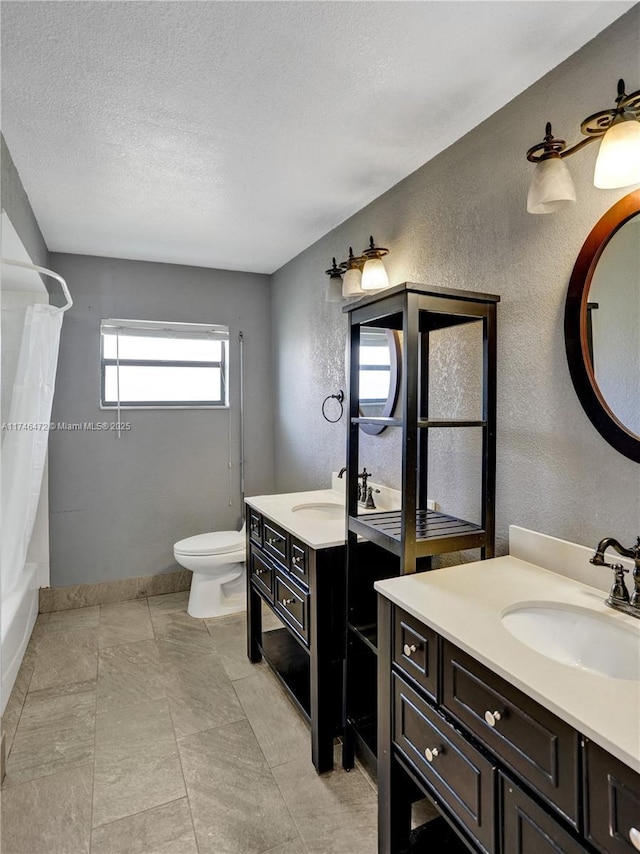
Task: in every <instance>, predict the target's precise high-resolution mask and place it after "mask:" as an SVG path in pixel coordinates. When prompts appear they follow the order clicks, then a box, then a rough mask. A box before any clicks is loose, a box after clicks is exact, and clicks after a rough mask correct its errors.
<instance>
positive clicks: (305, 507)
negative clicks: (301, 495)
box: [291, 501, 344, 521]
mask: <svg viewBox="0 0 640 854" xmlns="http://www.w3.org/2000/svg"><path fill="white" fill-rule="evenodd" d="M291 512H292V513H300V514H301V515H304V516H305V517H306V518H307V519H318V520H324V521H329V520H332V519H344V504H336V503H335V502H331V501H317V502H311V503H309V504H296V506H295V507H292V508H291Z"/></svg>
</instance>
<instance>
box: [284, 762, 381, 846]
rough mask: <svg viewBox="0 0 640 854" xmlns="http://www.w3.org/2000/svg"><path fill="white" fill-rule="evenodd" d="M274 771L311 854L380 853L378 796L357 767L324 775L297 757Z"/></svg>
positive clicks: (338, 769)
mask: <svg viewBox="0 0 640 854" xmlns="http://www.w3.org/2000/svg"><path fill="white" fill-rule="evenodd" d="M273 774H274V777H275V778H276V781H277V783H278V787H279V789H280V791H281V792H282V795H283V797H284V799H285V802H286V804H287V807H288V808H289V811H290V813H291V815H292V816H293V819H294V821H295V823H296V826H297V828H298V830H299V832H300V836H301V837H302V839H303V841H304V844H305V845H306V847H307V850H308V852H309V854H376V852H377V799H376V794H375V792H374V791H373V789H372V788H371V786H370V785H369V784H368V783H367V781H366V780H365V779H364V777H363V775H362V774H361V773H360V771H358V769H357V768H354V769H353V771H351V772H350V773H347V772H346V771H343V770H342V768H337V769H336V770H334V771H331V772H329V773H328V774H322V775H321V776H319V775H318V774H316V772H315V769H314V767H313V765H312V764H311V762H310V761H308V760H305V759H294V760H293V761H292V762H288V763H287V764H285V765H278V766H277V767H276V768H274V769H273Z"/></svg>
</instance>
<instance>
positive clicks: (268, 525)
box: [262, 519, 289, 567]
mask: <svg viewBox="0 0 640 854" xmlns="http://www.w3.org/2000/svg"><path fill="white" fill-rule="evenodd" d="M262 532H263V534H262V535H263V539H264V550H265V551H266V552H267V553H268V554H269V555H271V557H273V558H275V559H276V560H277V561H279V562H280V563H281V564H282V565H283V566H284V567H286V566H287V563H288V559H289V558H288V556H289V549H288V535H287V532H286V531H283V530H282V528H279V527H278V526H277V525H275V524H274V523H273V522H272V521H271V520H267V519H263V522H262Z"/></svg>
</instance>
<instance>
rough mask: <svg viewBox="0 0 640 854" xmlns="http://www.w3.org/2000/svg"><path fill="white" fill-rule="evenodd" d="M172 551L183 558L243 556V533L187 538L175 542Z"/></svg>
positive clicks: (216, 532) (234, 532)
mask: <svg viewBox="0 0 640 854" xmlns="http://www.w3.org/2000/svg"><path fill="white" fill-rule="evenodd" d="M173 551H174V553H175V554H177V555H185V556H190V555H220V554H235V553H240V554H243V553H244V551H245V538H244V531H212V532H211V533H208V534H197V535H196V536H195V537H187V538H186V539H185V540H180V541H179V542H177V543H176V544H175V546H174V547H173ZM238 559H239V560H240V559H241V558H238Z"/></svg>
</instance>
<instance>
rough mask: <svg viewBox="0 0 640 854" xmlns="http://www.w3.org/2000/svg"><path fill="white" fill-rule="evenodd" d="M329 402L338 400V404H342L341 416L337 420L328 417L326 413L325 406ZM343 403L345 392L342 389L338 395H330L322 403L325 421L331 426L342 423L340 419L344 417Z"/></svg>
mask: <svg viewBox="0 0 640 854" xmlns="http://www.w3.org/2000/svg"><path fill="white" fill-rule="evenodd" d="M328 400H337V401H338V403H339V404H340V415H338V417H337V418H328V417H327V413H326V412H325V406H326V405H327V401H328ZM343 401H344V392H343V391H342V389H341V388H340V389H338V393H337V394H329V395H327V396H326V397H325V399H324V400H323V401H322V417H323V418H324V420H325V421H328V422H329V424H337V422H338V421H340V419H341V418H342V416H343V414H344V406H343Z"/></svg>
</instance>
